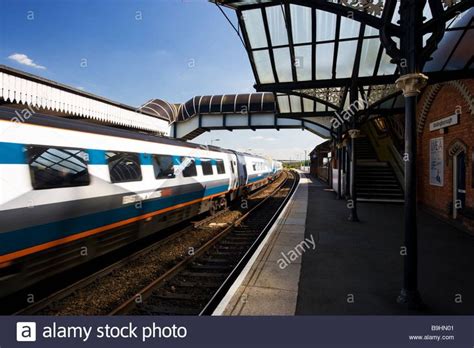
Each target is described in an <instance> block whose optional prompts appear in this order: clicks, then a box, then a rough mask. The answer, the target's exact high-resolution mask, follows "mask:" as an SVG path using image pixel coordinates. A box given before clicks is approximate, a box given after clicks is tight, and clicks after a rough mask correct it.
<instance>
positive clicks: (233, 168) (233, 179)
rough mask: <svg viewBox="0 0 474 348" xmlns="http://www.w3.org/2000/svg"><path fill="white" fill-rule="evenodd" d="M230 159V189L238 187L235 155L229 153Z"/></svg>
mask: <svg viewBox="0 0 474 348" xmlns="http://www.w3.org/2000/svg"><path fill="white" fill-rule="evenodd" d="M229 160H230V170H231V175H230V188H231V190H235V189H237V188H238V187H239V175H238V169H237V156H234V155H231V156H229Z"/></svg>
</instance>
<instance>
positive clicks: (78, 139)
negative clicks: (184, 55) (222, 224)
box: [0, 108, 281, 297]
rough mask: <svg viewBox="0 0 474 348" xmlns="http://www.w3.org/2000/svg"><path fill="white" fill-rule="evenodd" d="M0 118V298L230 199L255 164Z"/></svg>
mask: <svg viewBox="0 0 474 348" xmlns="http://www.w3.org/2000/svg"><path fill="white" fill-rule="evenodd" d="M13 117H14V114H13V112H12V111H11V110H9V109H5V108H2V109H0V220H1V222H2V223H1V224H0V297H1V296H4V295H6V294H8V293H11V292H13V291H15V290H18V289H20V288H22V287H25V286H27V285H30V284H32V283H34V282H37V281H38V280H40V279H43V278H45V277H47V276H50V275H52V274H54V273H58V272H60V271H63V270H65V269H68V268H71V267H73V266H76V265H78V264H81V263H83V262H85V261H87V260H90V259H91V258H94V257H97V256H99V255H102V254H105V253H107V252H110V251H112V250H115V249H118V248H120V247H123V246H126V245H127V244H129V243H132V242H134V241H136V240H138V239H140V238H143V237H145V236H148V235H150V234H153V233H156V232H158V231H160V230H163V229H164V228H167V227H170V226H172V225H174V224H177V223H179V222H182V221H185V220H187V219H190V218H192V217H193V216H196V215H198V214H201V213H204V212H206V211H208V210H210V209H213V208H214V207H215V206H216V203H217V204H218V205H222V204H223V203H225V202H229V201H232V200H235V199H236V198H238V197H239V196H240V195H242V194H244V193H245V192H248V191H252V190H255V189H257V188H258V187H261V186H263V185H266V184H267V183H268V182H269V181H271V180H272V179H273V178H274V177H275V176H276V175H277V174H278V172H279V171H280V170H281V167H280V166H279V165H278V163H276V162H274V161H271V160H267V159H265V158H262V157H259V156H252V155H250V154H241V153H238V152H234V151H230V150H224V149H220V148H217V147H210V148H207V147H204V146H201V145H196V144H190V143H186V142H181V141H177V140H172V139H167V138H160V137H154V136H150V135H145V134H139V133H134V132H130V131H124V130H118V129H113V128H109V127H104V126H97V125H94V124H90V123H85V122H81V121H72V120H65V119H60V118H57V117H54V116H47V115H34V116H33V117H31V118H30V119H29V120H28V121H27V122H23V123H21V122H20V123H16V122H12V121H11V119H12V118H13Z"/></svg>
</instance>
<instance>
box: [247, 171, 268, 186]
mask: <svg viewBox="0 0 474 348" xmlns="http://www.w3.org/2000/svg"><path fill="white" fill-rule="evenodd" d="M268 175H269V173H265V174H262V175H260V176H256V177H255V178H249V179H248V180H247V182H248V183H249V184H250V183H253V182H255V181H258V180H262V179H265V178H266V177H268Z"/></svg>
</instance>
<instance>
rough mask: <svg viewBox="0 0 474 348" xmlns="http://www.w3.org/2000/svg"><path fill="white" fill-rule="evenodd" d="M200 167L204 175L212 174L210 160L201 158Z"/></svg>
mask: <svg viewBox="0 0 474 348" xmlns="http://www.w3.org/2000/svg"><path fill="white" fill-rule="evenodd" d="M201 167H202V173H203V174H204V175H212V174H214V172H213V171H212V162H211V160H210V159H201Z"/></svg>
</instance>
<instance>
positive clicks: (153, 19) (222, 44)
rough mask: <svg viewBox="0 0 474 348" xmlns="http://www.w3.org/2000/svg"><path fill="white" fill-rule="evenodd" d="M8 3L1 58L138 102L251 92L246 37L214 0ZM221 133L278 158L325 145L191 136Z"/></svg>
mask: <svg viewBox="0 0 474 348" xmlns="http://www.w3.org/2000/svg"><path fill="white" fill-rule="evenodd" d="M1 1H2V11H1V12H0V33H1V34H0V35H1V36H0V62H1V64H5V65H8V66H12V67H14V68H17V69H20V70H24V71H27V72H30V73H33V74H37V75H40V76H43V77H46V78H49V79H52V80H54V81H58V82H61V83H65V84H67V85H71V86H74V87H79V88H81V89H84V90H86V91H88V92H91V93H94V94H98V95H101V96H104V97H107V98H110V99H112V100H116V101H119V102H122V103H125V104H129V105H132V106H138V105H141V104H143V103H144V102H146V101H147V100H149V99H152V98H160V99H165V100H167V101H170V102H174V103H180V102H184V101H186V100H188V99H190V98H191V97H193V96H195V95H205V94H223V93H245V92H253V91H254V89H253V84H254V77H253V74H252V71H251V68H250V64H249V61H248V58H247V55H246V53H245V50H244V48H243V46H242V43H241V42H240V40H239V39H238V37H237V35H236V33H235V32H234V31H233V29H232V27H231V25H230V24H229V23H228V22H227V20H226V19H225V17H224V16H223V15H222V14H221V12H220V11H219V10H218V9H217V7H216V6H215V5H214V4H211V3H209V2H207V0H147V1H138V0H100V1H98V0H95V1H94V0H54V1H53V0H42V1H38V0H1ZM227 13H228V14H229V16H230V18H231V19H232V21H233V22H234V23H235V14H234V13H233V11H227ZM14 54H16V56H14V58H16V60H13V59H11V58H8V57H10V56H12V55H14ZM216 138H218V139H220V141H219V142H214V143H215V144H216V145H217V144H218V145H219V146H223V147H229V148H238V149H252V150H253V151H254V152H259V153H261V154H267V155H271V156H273V157H277V158H290V157H293V158H296V157H297V156H301V155H302V153H304V150H311V149H312V148H314V146H315V145H316V144H317V143H319V142H321V139H320V138H318V137H316V136H314V135H313V134H311V133H309V132H302V131H300V130H282V131H280V132H277V131H273V130H268V131H257V132H253V131H234V132H232V133H230V132H228V131H219V132H211V133H206V134H203V135H201V136H200V137H198V138H196V139H195V140H194V141H195V142H202V143H208V142H210V140H211V139H216Z"/></svg>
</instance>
